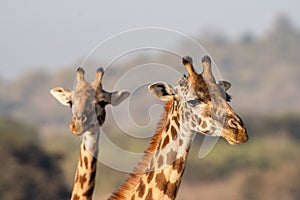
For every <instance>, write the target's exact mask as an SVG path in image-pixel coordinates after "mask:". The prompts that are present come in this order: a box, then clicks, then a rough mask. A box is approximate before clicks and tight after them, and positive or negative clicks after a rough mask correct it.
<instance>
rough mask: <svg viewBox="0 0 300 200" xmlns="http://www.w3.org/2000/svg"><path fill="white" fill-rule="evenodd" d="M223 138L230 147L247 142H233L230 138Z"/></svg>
mask: <svg viewBox="0 0 300 200" xmlns="http://www.w3.org/2000/svg"><path fill="white" fill-rule="evenodd" d="M223 138H225V140H226V141H227V142H228V143H229V144H230V145H237V144H243V143H245V142H247V140H248V139H247V140H245V141H240V140H235V139H233V138H230V137H223Z"/></svg>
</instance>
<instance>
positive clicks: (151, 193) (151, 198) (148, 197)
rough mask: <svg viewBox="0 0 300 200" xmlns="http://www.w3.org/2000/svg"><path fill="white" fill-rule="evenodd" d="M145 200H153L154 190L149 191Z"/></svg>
mask: <svg viewBox="0 0 300 200" xmlns="http://www.w3.org/2000/svg"><path fill="white" fill-rule="evenodd" d="M145 200H153V192H152V189H150V190H149V191H148V193H147V196H146V198H145Z"/></svg>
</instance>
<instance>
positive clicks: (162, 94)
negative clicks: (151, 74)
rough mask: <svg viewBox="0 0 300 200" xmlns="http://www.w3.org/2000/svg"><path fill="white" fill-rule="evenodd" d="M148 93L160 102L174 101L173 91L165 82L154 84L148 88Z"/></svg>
mask: <svg viewBox="0 0 300 200" xmlns="http://www.w3.org/2000/svg"><path fill="white" fill-rule="evenodd" d="M148 89H149V90H150V92H151V93H152V94H153V95H154V96H155V97H156V98H158V99H160V100H162V101H170V100H173V99H174V90H173V88H172V87H171V86H169V85H168V84H167V83H165V82H156V83H153V84H151V85H149V86H148Z"/></svg>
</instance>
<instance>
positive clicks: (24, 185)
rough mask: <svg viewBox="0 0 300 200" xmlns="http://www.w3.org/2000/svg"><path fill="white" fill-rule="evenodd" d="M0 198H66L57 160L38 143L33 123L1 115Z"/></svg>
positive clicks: (66, 191)
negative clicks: (30, 124) (17, 120)
mask: <svg viewBox="0 0 300 200" xmlns="http://www.w3.org/2000/svg"><path fill="white" fill-rule="evenodd" d="M0 158H1V165H0V174H1V179H0V199H2V200H5V199H7V200H9V199H15V200H19V199H32V200H34V199H67V198H68V197H69V193H68V190H67V187H66V184H65V182H64V179H63V173H62V170H61V169H60V167H59V163H58V160H59V159H60V158H61V156H60V155H50V154H49V153H46V152H45V150H44V149H43V148H41V147H40V146H39V144H38V140H37V131H36V130H35V129H34V128H33V127H30V126H27V125H24V124H20V123H17V122H14V121H13V120H9V119H3V118H0Z"/></svg>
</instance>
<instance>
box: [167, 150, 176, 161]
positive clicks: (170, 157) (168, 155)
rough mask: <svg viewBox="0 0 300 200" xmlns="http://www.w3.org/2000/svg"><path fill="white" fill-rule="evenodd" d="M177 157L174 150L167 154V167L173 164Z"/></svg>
mask: <svg viewBox="0 0 300 200" xmlns="http://www.w3.org/2000/svg"><path fill="white" fill-rule="evenodd" d="M176 155H177V152H176V151H174V150H173V149H172V150H171V151H170V152H169V153H168V154H167V165H169V164H171V163H173V161H174V160H175V158H176Z"/></svg>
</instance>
